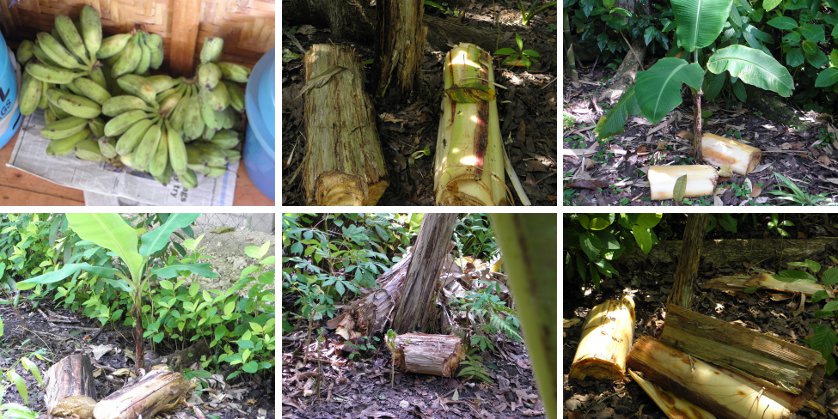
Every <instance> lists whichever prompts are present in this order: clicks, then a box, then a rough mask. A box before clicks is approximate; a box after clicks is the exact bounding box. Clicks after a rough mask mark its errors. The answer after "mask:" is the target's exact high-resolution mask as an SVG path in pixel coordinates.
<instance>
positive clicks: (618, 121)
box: [594, 86, 640, 138]
mask: <svg viewBox="0 0 838 419" xmlns="http://www.w3.org/2000/svg"><path fill="white" fill-rule="evenodd" d="M639 113H640V108H639V107H638V106H637V98H636V97H635V95H634V86H632V87H629V88H628V90H626V91H625V92H623V96H621V97H620V100H619V101H617V104H616V105H614V107H613V108H612V109H611V110H610V111H608V113H607V114H605V115H603V116H602V117H601V118H599V122H597V124H596V128H595V130H594V131H596V134H597V137H598V138H607V137H610V136H612V135H616V134H619V133H621V132H623V131H624V130H625V128H626V122H627V121H628V119H629V117H630V116H632V115H637V114H639Z"/></svg>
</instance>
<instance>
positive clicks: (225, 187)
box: [6, 111, 239, 206]
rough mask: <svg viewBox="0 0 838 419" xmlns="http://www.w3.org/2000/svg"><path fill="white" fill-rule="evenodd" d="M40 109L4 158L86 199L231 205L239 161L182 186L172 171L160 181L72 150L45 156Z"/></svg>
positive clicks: (103, 202)
mask: <svg viewBox="0 0 838 419" xmlns="http://www.w3.org/2000/svg"><path fill="white" fill-rule="evenodd" d="M43 126H44V116H43V112H41V111H38V112H35V113H34V114H32V115H30V116H28V117H27V118H26V120H25V121H24V122H23V125H22V126H21V129H20V134H19V135H18V139H17V142H16V143H15V147H14V149H13V150H12V156H11V158H10V159H9V162H8V163H7V164H6V166H8V167H13V168H15V169H18V170H22V171H24V172H27V173H30V174H32V175H35V176H38V177H40V178H43V179H45V180H48V181H50V182H53V183H56V184H58V185H62V186H67V187H70V188H76V189H81V190H83V191H84V192H85V204H86V205H125V206H130V205H172V206H175V205H194V206H216V205H233V197H234V195H235V191H236V180H237V178H238V176H237V174H236V173H237V171H238V168H239V163H238V162H235V163H231V164H228V165H227V172H226V173H225V174H224V175H222V176H219V177H217V178H208V177H204V176H202V175H198V187H197V188H195V189H190V190H188V191H187V190H185V189H184V188H183V186H182V185H181V184H180V182H179V181H178V180H177V179H176V178H175V177H173V178H172V181H171V182H169V184H168V185H165V186H164V185H161V184H160V183H159V182H157V181H156V180H154V178H153V177H151V175H149V174H147V173H142V172H135V171H131V170H130V169H127V168H125V167H116V166H114V165H111V164H109V163H95V162H89V161H84V160H80V159H77V158H76V157H74V156H72V155H67V156H60V157H59V156H49V155H47V153H46V149H47V145H48V144H49V140H47V139H45V138H43V137H41V135H40V133H41V128H43Z"/></svg>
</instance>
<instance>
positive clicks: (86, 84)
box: [69, 77, 111, 105]
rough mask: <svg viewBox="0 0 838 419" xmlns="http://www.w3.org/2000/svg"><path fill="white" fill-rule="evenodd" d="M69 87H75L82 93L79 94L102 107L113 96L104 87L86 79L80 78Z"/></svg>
mask: <svg viewBox="0 0 838 419" xmlns="http://www.w3.org/2000/svg"><path fill="white" fill-rule="evenodd" d="M69 86H72V87H75V88H76V89H78V91H79V92H80V93H79V94H81V95H84V96H86V97H87V98H89V99H91V100H93V101H94V102H96V103H98V104H100V105H103V104H104V103H105V102H106V101H107V100H108V99H110V98H111V94H110V93H109V92H108V91H107V90H106V89H105V88H104V87H102V86H100V85H99V84H98V83H96V82H95V81H93V80H90V79H88V78H85V77H79V78H77V79H75V80H73V82H72V83H70V84H69Z"/></svg>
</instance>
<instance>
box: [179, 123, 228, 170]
mask: <svg viewBox="0 0 838 419" xmlns="http://www.w3.org/2000/svg"><path fill="white" fill-rule="evenodd" d="M238 145H239V133H238V132H236V131H233V130H222V131H218V132H217V133H216V134H215V136H213V137H212V138H210V139H209V140H200V141H193V142H191V143H189V144H188V145H187V146H186V156H187V167H188V168H189V170H192V171H194V172H195V173H200V174H202V175H205V176H208V177H218V176H221V175H223V174H224V173H225V172H226V171H227V164H228V163H233V162H236V161H238V160H239V159H240V158H241V153H240V152H239V151H238V150H237V149H236V148H237V147H238Z"/></svg>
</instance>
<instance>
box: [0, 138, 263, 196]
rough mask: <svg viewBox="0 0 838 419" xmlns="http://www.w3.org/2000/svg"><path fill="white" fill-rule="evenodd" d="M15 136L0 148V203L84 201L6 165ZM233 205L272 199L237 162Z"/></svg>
mask: <svg viewBox="0 0 838 419" xmlns="http://www.w3.org/2000/svg"><path fill="white" fill-rule="evenodd" d="M15 141H17V137H15V138H13V139H12V140H11V141H9V143H8V144H6V146H5V147H3V148H2V149H0V206H31V205H43V206H63V205H84V194H83V193H82V191H81V190H78V189H72V188H66V187H64V186H59V185H56V184H54V183H52V182H49V181H46V180H43V179H41V178H39V177H37V176H33V175H30V174H28V173H24V172H22V171H20V170H17V169H13V168H11V167H8V166H6V163H8V161H9V158H10V157H11V155H12V149H13V148H14V144H15ZM233 205H236V206H272V205H274V201H273V200H270V199H268V198H267V197H265V196H264V195H262V193H261V192H259V190H258V189H257V188H256V186H255V185H254V184H253V182H252V181H251V180H250V177H249V176H247V171H245V170H244V165H243V164H240V165H239V172H238V181H237V182H236V194H235V197H234V198H233Z"/></svg>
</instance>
